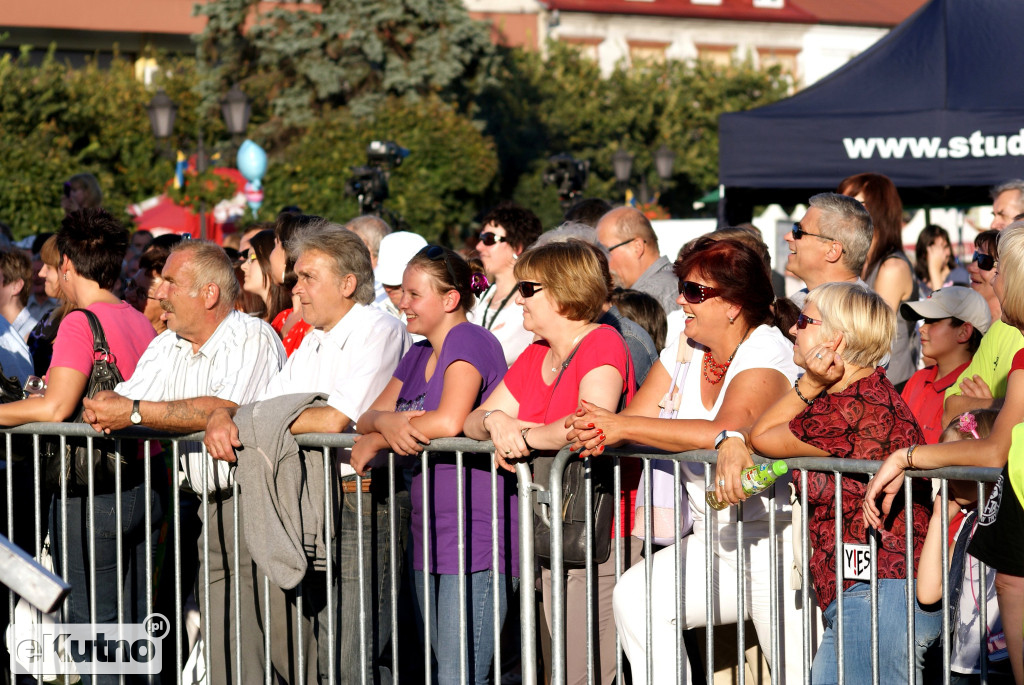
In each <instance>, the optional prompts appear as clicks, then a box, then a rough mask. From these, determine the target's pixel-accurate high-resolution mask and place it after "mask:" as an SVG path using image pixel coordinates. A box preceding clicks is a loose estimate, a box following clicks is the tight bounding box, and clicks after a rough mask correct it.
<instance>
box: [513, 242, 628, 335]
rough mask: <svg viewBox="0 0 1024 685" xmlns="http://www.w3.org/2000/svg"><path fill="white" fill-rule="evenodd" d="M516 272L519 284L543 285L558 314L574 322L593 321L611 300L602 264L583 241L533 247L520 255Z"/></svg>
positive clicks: (514, 271) (593, 251)
mask: <svg viewBox="0 0 1024 685" xmlns="http://www.w3.org/2000/svg"><path fill="white" fill-rule="evenodd" d="M513 273H514V274H515V277H516V280H517V281H536V282H538V283H540V284H542V285H543V286H544V288H545V290H546V291H547V293H548V296H549V297H551V299H552V301H553V302H554V303H555V306H556V307H557V308H558V312H559V314H561V315H562V316H564V317H566V318H567V319H569V320H571V321H593V320H594V319H596V318H597V317H598V316H600V315H601V308H602V306H603V305H604V303H605V301H606V300H607V299H608V283H607V281H605V277H604V272H603V271H602V270H601V262H600V261H599V260H598V257H597V255H596V254H595V250H594V249H592V248H591V246H590V245H588V244H586V243H584V242H582V241H580V240H573V239H570V240H567V241H566V242H564V243H548V244H546V245H541V246H540V247H534V248H530V249H529V250H527V251H526V252H524V253H523V254H522V255H520V257H519V260H518V261H517V262H516V266H515V269H514V270H513Z"/></svg>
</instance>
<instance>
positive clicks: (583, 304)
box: [465, 240, 639, 683]
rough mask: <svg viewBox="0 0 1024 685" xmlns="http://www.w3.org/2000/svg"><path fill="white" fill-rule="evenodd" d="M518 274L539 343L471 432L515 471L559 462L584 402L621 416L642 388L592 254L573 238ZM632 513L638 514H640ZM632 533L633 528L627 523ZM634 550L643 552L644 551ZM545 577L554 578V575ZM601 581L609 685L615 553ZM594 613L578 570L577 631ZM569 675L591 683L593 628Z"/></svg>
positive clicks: (571, 657) (571, 621)
mask: <svg viewBox="0 0 1024 685" xmlns="http://www.w3.org/2000/svg"><path fill="white" fill-rule="evenodd" d="M514 275H515V277H516V279H518V293H517V294H516V301H517V303H518V304H519V305H520V306H521V307H522V308H523V325H524V326H525V327H526V330H528V331H530V333H531V334H533V335H536V336H537V337H538V338H539V340H538V341H537V342H535V343H533V344H532V345H530V346H529V347H527V348H526V350H525V351H524V352H523V353H522V354H521V355H520V356H519V359H517V360H516V361H515V363H514V364H513V365H512V367H511V368H510V369H509V370H508V373H507V374H505V379H504V380H503V381H502V382H501V384H499V385H498V387H497V389H495V391H494V392H493V393H492V394H491V396H490V397H489V398H487V400H486V401H485V402H484V403H483V404H481V405H480V407H479V408H478V409H477V410H476V411H474V412H473V413H472V414H470V415H469V418H468V419H467V420H466V427H465V428H466V435H467V436H469V437H471V438H475V439H477V440H493V441H494V447H495V455H494V456H495V460H496V461H497V463H498V465H499V466H501V467H502V468H505V469H508V470H509V471H511V470H513V466H512V462H514V461H515V460H516V459H519V458H521V457H526V456H529V455H530V454H533V453H536V452H540V453H541V454H546V455H549V456H550V455H552V454H553V453H554V451H556V450H558V449H561V448H562V447H564V446H565V445H566V444H567V442H568V441H567V440H566V437H565V427H564V426H565V422H566V420H567V419H569V418H571V417H572V415H573V413H574V412H575V411H576V410H577V408H578V407H579V406H580V404H581V402H582V401H583V399H584V398H585V399H586V400H587V401H588V403H591V404H592V405H593V406H598V407H608V408H610V409H612V410H614V409H615V408H616V407H617V406H619V403H620V400H623V399H624V400H626V401H628V400H629V399H630V398H631V397H632V394H633V383H634V379H633V376H634V374H633V370H632V366H631V365H630V363H629V352H628V349H627V347H626V344H625V342H624V341H623V340H622V338H621V337H620V336H619V334H618V333H617V332H616V331H615V330H614V329H612V328H610V327H609V326H603V325H598V324H596V323H593V322H594V320H595V319H597V318H598V317H599V316H601V313H602V309H603V305H604V303H605V301H606V300H607V297H608V282H607V280H606V279H605V275H604V271H603V270H602V268H601V263H600V261H599V258H598V256H597V254H596V252H595V250H594V248H593V247H591V246H590V245H587V244H586V243H583V242H581V241H578V240H569V241H567V242H564V243H548V244H546V245H542V246H540V247H536V248H532V249H530V250H527V251H526V252H524V253H523V254H522V256H521V257H520V259H519V261H518V262H517V263H516V266H515V270H514ZM623 483H624V485H625V486H626V487H627V488H630V487H631V486H632V485H633V483H628V484H627V483H626V479H625V477H624V478H623ZM634 483H635V479H634ZM634 495H635V490H633V492H628V491H626V492H623V498H624V501H625V502H631V501H632V499H634V498H635V497H634ZM628 511H629V513H632V507H630V508H629V510H628ZM623 520H624V521H626V520H627V519H625V518H624V519H623ZM624 529H625V530H629V527H628V525H625V526H624ZM634 549H635V550H636V552H637V554H638V552H639V548H638V547H634ZM542 573H543V574H544V576H545V578H547V577H549V573H550V572H549V571H548V570H547V569H543V571H542ZM596 575H597V578H596V585H595V595H596V599H595V600H594V601H595V603H596V604H597V607H598V618H597V621H596V623H597V626H596V627H597V633H596V640H597V642H596V643H595V644H596V645H597V646H596V648H595V652H596V656H597V659H598V660H597V662H596V663H595V664H594V668H595V669H596V670H595V673H596V674H598V675H597V680H598V681H599V682H601V683H610V682H611V681H612V680H613V679H614V678H615V630H614V628H613V626H612V624H611V619H610V614H611V611H610V608H611V591H612V587H613V586H614V583H615V556H614V555H611V557H610V558H609V559H608V561H606V562H605V563H603V564H600V565H598V566H597V569H596ZM544 587H545V602H544V604H545V607H550V602H549V598H548V597H547V594H546V593H547V592H548V589H547V588H550V583H548V582H545V583H544ZM586 606H587V602H586V581H585V570H584V569H572V570H570V571H569V575H568V581H567V583H566V610H567V616H568V625H571V626H580V625H584V622H585V617H586ZM545 613H546V615H549V614H550V611H549V610H548V611H546V612H545ZM566 668H567V674H568V682H569V683H582V682H585V681H586V677H587V650H586V631H585V630H579V629H577V630H572V631H570V634H569V637H568V640H567V644H566Z"/></svg>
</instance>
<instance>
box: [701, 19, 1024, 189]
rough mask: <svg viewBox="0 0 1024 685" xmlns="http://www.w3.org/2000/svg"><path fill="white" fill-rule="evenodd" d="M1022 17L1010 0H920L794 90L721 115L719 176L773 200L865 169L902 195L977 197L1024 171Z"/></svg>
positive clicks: (823, 186)
mask: <svg viewBox="0 0 1024 685" xmlns="http://www.w3.org/2000/svg"><path fill="white" fill-rule="evenodd" d="M1022 22H1024V2H1021V1H1020V0H985V1H984V2H976V1H975V0H932V1H931V2H929V3H928V4H927V5H925V6H924V7H922V8H921V9H920V10H918V11H917V12H916V13H914V14H913V15H912V16H911V17H909V18H908V19H907V20H906V21H905V22H903V23H902V24H900V25H899V26H897V27H896V28H895V29H893V30H892V31H891V32H890V33H889V34H888V35H887V36H886V37H885V38H883V39H882V40H880V41H878V42H877V43H876V44H875V45H874V46H872V47H871V48H869V49H868V50H866V51H865V52H864V53H863V54H862V55H860V56H859V57H857V58H855V59H853V60H851V61H850V62H849V63H848V64H846V65H845V66H844V67H842V68H840V69H838V70H837V71H835V72H834V73H832V74H831V75H830V76H828V77H827V78H825V79H823V80H821V81H819V82H818V83H816V84H814V85H813V86H811V87H809V88H807V89H806V90H804V91H801V92H799V93H797V94H796V95H794V96H792V97H790V98H787V99H785V100H782V101H780V102H777V103H774V104H771V105H767V106H765V107H760V108H757V109H754V110H750V111H748V112H738V113H732V114H725V115H722V117H721V119H720V127H719V130H720V138H719V174H720V180H721V183H723V184H724V185H725V186H726V187H727V188H728V189H734V190H735V191H736V192H734V193H733V195H734V196H735V195H737V194H738V195H744V194H745V196H746V198H747V199H748V200H750V201H752V202H757V203H760V202H764V201H768V200H769V199H770V200H772V201H780V200H781V201H783V202H785V201H795V200H798V199H801V198H798V197H795V196H797V195H801V194H802V199H803V200H805V199H806V197H807V196H806V194H804V193H806V191H808V190H821V189H831V188H834V187H835V186H836V185H837V184H838V182H839V181H840V180H841V179H843V178H844V177H846V176H849V175H851V174H855V173H859V172H863V171H875V172H878V173H883V174H886V175H887V176H889V177H890V178H892V180H893V181H894V182H895V183H896V185H897V187H899V188H900V191H901V194H904V201H907V199H908V197H907V196H910V199H911V201H915V200H916V201H918V202H925V203H931V202H951V203H957V202H973V201H977V198H979V197H981V198H984V197H986V195H985V189H986V188H987V187H989V186H991V185H994V184H997V183H999V182H1001V181H1003V180H1006V179H1008V178H1014V177H1017V176H1021V175H1024V173H1022V172H1024V88H1021V87H1020V85H1019V80H1020V79H1019V75H1018V74H1019V71H1020V70H1019V69H1016V68H1015V67H1016V66H1017V62H1019V61H1021V59H1022V58H1021V57H1019V56H1018V55H1019V48H1018V46H1017V43H1018V42H1019V37H1018V35H1017V32H1018V27H1019V26H1021V25H1022ZM787 190H788V191H790V192H786V191H787ZM729 198H730V192H728V191H727V193H726V199H727V200H729ZM981 201H984V200H983V199H982V200H981Z"/></svg>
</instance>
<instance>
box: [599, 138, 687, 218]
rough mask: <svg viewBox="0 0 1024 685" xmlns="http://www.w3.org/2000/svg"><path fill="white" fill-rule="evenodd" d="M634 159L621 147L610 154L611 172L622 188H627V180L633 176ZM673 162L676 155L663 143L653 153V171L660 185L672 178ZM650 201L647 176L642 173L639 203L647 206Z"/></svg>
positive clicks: (632, 155) (631, 154)
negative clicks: (659, 180)
mask: <svg viewBox="0 0 1024 685" xmlns="http://www.w3.org/2000/svg"><path fill="white" fill-rule="evenodd" d="M635 158H636V155H634V154H633V153H632V152H630V151H629V150H627V149H626V148H624V147H622V146H621V145H620V146H619V149H618V150H616V151H615V152H614V154H612V170H613V171H614V173H615V180H616V181H617V182H618V183H619V185H620V186H621V187H622V188H626V187H627V186H628V184H629V179H630V178H631V177H632V176H633V161H634V159H635ZM675 162H676V153H675V152H673V151H672V149H671V148H670V147H669V146H668V145H666V144H665V143H662V144H661V146H660V147H659V148H658V149H657V150H655V151H654V170H655V171H656V172H657V174H658V178H660V179H661V182H662V185H664V184H665V183H667V182H668V181H669V179H671V178H672V168H673V166H675ZM650 201H651V197H650V193H649V192H648V190H647V174H646V173H643V174H641V176H640V202H642V203H644V204H647V203H648V202H650Z"/></svg>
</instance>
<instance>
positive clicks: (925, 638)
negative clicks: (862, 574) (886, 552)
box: [811, 579, 942, 685]
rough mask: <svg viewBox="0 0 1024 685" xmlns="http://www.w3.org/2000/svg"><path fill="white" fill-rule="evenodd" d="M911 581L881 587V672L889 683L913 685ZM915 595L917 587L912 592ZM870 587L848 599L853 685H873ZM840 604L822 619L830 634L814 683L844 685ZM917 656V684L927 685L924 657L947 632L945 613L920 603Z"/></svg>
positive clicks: (848, 663) (847, 655)
mask: <svg viewBox="0 0 1024 685" xmlns="http://www.w3.org/2000/svg"><path fill="white" fill-rule="evenodd" d="M906 590H907V581H906V580H898V579H880V580H879V581H878V672H879V675H880V677H881V679H882V681H883V682H892V683H905V682H907V609H906V607H907V599H906ZM910 590H911V592H913V591H914V586H913V585H911V586H910ZM870 592H871V590H870V585H869V584H868V583H857V584H856V585H854V586H853V587H852V588H850V589H849V590H847V591H846V592H844V593H843V657H844V662H845V677H846V682H848V683H869V682H871V594H870ZM837 606H838V605H837V602H836V601H835V600H833V602H832V603H831V604H829V605H828V608H827V609H825V611H824V613H823V614H822V621H823V623H824V626H825V630H824V632H823V633H822V638H821V644H820V645H819V646H818V653H817V654H816V655H815V656H814V664H813V665H812V666H811V682H813V683H815V684H816V685H818V684H821V685H825V684H830V683H835V682H838V679H839V674H838V662H839V659H838V656H837V653H836V623H837V621H836V612H837V610H838V609H837ZM914 607H915V609H914V636H915V643H916V648H915V650H914V655H915V661H916V663H917V676H916V679H915V680H916V682H917V683H918V684H919V685H920V683H921V682H922V678H921V669H922V667H923V665H924V653H925V651H926V650H927V649H928V646H929V645H930V644H931V643H932V642H934V641H935V639H936V638H937V637H938V636H939V633H940V632H941V631H942V612H940V611H934V612H926V611H922V610H921V609H920V608H919V607H918V606H917V599H916V597H915V598H914Z"/></svg>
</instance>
